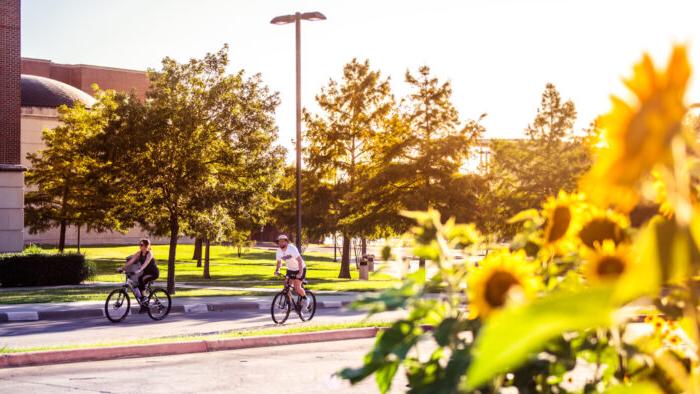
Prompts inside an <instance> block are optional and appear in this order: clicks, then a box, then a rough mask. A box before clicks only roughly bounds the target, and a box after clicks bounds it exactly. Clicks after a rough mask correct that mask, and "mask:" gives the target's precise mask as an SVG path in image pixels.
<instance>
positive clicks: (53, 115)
mask: <svg viewBox="0 0 700 394" xmlns="http://www.w3.org/2000/svg"><path fill="white" fill-rule="evenodd" d="M58 123H59V122H58V111H57V110H56V109H55V108H40V107H22V119H21V125H22V144H21V151H22V165H23V166H25V167H27V168H29V160H28V159H27V154H28V153H34V152H37V151H39V150H41V149H44V146H45V145H44V142H43V141H42V140H41V133H42V132H43V131H44V129H53V128H54V127H56V126H58Z"/></svg>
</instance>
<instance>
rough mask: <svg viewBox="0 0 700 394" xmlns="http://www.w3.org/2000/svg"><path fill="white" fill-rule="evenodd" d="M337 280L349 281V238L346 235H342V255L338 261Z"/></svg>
mask: <svg viewBox="0 0 700 394" xmlns="http://www.w3.org/2000/svg"><path fill="white" fill-rule="evenodd" d="M338 278H342V279H350V237H349V236H348V235H347V234H343V255H342V257H341V259H340V274H338Z"/></svg>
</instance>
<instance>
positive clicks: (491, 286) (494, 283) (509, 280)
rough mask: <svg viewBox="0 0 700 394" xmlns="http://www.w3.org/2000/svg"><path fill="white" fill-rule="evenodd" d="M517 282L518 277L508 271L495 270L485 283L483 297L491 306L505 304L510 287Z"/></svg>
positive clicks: (498, 306) (495, 306)
mask: <svg viewBox="0 0 700 394" xmlns="http://www.w3.org/2000/svg"><path fill="white" fill-rule="evenodd" d="M519 284H520V281H519V280H518V278H516V277H515V276H513V274H511V273H510V272H504V271H496V272H494V273H493V274H492V275H491V277H490V278H489V280H488V282H487V283H486V294H485V297H484V298H485V299H486V302H488V303H489V306H491V307H492V308H500V307H502V306H503V305H505V303H506V300H507V297H508V292H509V291H510V289H511V288H512V287H513V286H517V285H519Z"/></svg>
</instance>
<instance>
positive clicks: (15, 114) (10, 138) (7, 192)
mask: <svg viewBox="0 0 700 394" xmlns="http://www.w3.org/2000/svg"><path fill="white" fill-rule="evenodd" d="M20 49H21V47H20V0H2V1H0V252H18V251H21V250H22V237H23V228H24V172H23V170H24V169H23V168H22V167H21V166H20V161H21V160H20V140H21V128H20V105H21V104H20V103H21V97H20V64H21V63H20V57H21V54H20Z"/></svg>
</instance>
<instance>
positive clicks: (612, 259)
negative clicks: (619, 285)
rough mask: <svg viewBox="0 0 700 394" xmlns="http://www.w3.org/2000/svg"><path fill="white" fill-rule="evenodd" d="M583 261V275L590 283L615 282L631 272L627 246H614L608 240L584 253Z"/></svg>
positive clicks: (613, 243) (612, 242)
mask: <svg viewBox="0 0 700 394" xmlns="http://www.w3.org/2000/svg"><path fill="white" fill-rule="evenodd" d="M585 259H586V261H585V262H584V264H583V275H584V276H585V277H586V279H587V280H588V281H589V282H591V283H605V282H613V281H617V280H618V279H620V278H621V277H622V276H624V275H627V274H628V273H629V272H630V270H631V264H632V260H631V258H630V253H629V250H628V247H627V245H624V244H622V245H620V246H616V245H615V242H614V241H612V240H609V239H606V240H604V241H603V243H602V244H595V248H594V250H592V251H588V252H587V253H585Z"/></svg>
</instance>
